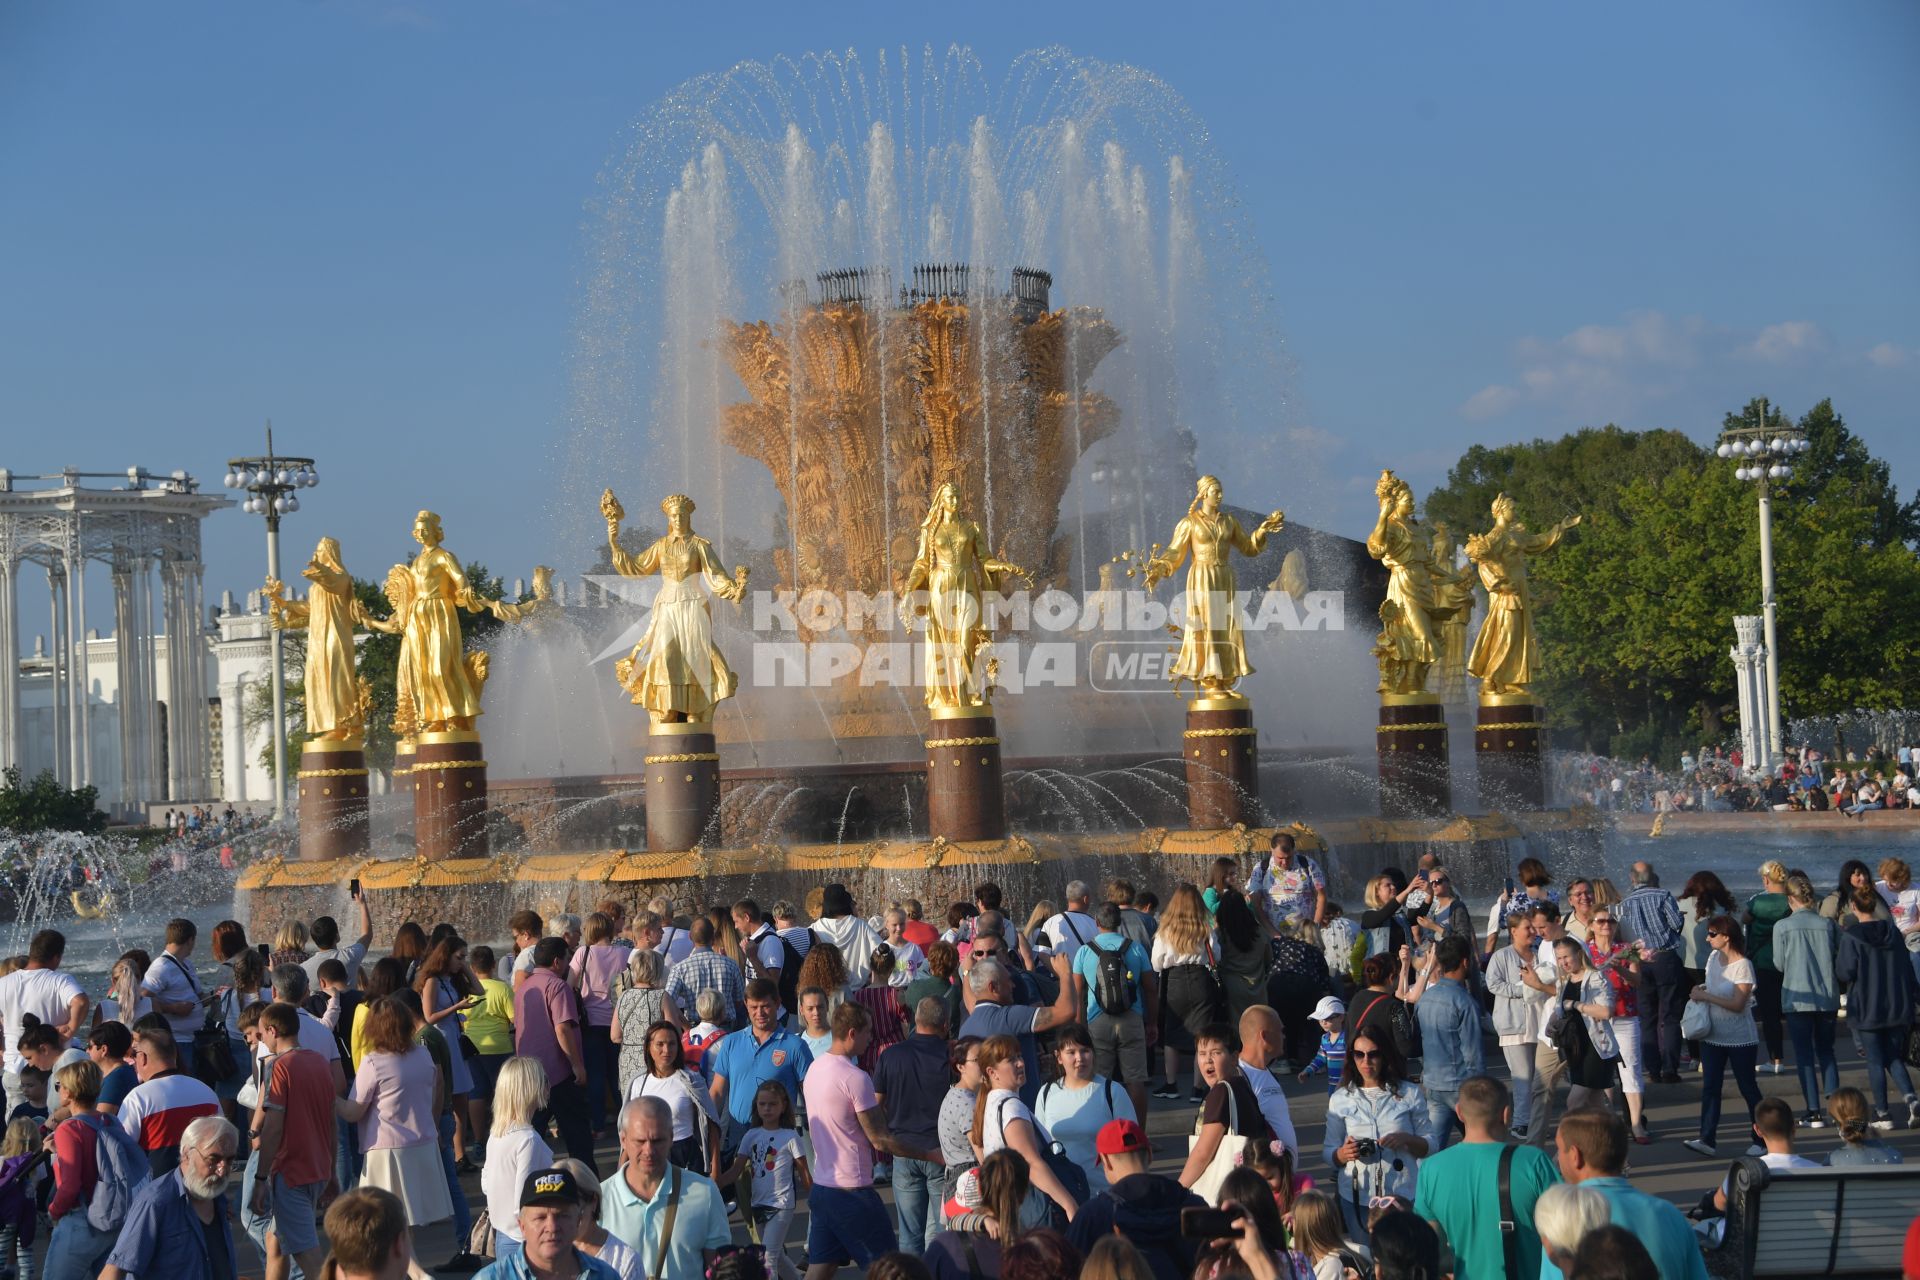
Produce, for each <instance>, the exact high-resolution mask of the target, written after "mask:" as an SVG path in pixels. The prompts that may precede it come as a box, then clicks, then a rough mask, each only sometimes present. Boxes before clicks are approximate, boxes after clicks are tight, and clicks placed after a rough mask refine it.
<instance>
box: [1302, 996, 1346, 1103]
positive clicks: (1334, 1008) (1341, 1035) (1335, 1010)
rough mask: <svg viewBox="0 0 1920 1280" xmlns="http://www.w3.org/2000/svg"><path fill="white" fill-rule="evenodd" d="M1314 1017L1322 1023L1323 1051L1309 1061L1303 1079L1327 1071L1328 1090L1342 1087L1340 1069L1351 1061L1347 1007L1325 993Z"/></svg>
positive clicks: (1331, 1090)
mask: <svg viewBox="0 0 1920 1280" xmlns="http://www.w3.org/2000/svg"><path fill="white" fill-rule="evenodd" d="M1312 1016H1313V1020H1314V1021H1315V1022H1317V1023H1319V1024H1320V1052H1319V1053H1317V1054H1315V1055H1314V1059H1313V1061H1312V1062H1309V1063H1308V1064H1307V1067H1306V1070H1304V1071H1302V1072H1301V1073H1300V1075H1299V1079H1300V1080H1302V1081H1305V1080H1306V1078H1307V1077H1308V1076H1310V1075H1312V1074H1313V1073H1314V1072H1315V1071H1320V1070H1324V1071H1325V1072H1326V1073H1327V1092H1328V1093H1329V1094H1331V1093H1332V1092H1333V1091H1334V1090H1335V1089H1338V1088H1339V1087H1340V1072H1341V1069H1342V1068H1343V1067H1344V1066H1345V1065H1346V1061H1347V1006H1346V1003H1345V1002H1344V1001H1341V1000H1338V999H1335V998H1334V997H1333V996H1323V997H1322V998H1321V1000H1320V1003H1319V1004H1317V1005H1315V1006H1313V1015H1312Z"/></svg>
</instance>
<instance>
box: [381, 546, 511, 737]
mask: <svg viewBox="0 0 1920 1280" xmlns="http://www.w3.org/2000/svg"><path fill="white" fill-rule="evenodd" d="M444 536H445V535H444V534H443V533H442V531H441V528H440V517H439V516H437V515H435V514H434V513H433V512H431V511H422V512H421V513H420V514H419V515H417V516H415V517H414V520H413V539H414V541H415V542H418V543H419V544H420V548H421V550H420V554H419V555H417V556H415V557H414V558H413V563H412V564H411V565H409V566H407V573H408V576H409V578H410V579H411V581H410V582H409V584H408V586H409V587H410V588H411V596H412V599H411V602H410V603H409V605H408V607H407V609H406V621H405V623H404V624H403V628H402V630H401V633H400V636H401V646H400V663H401V666H402V667H403V668H405V669H406V670H407V672H408V674H409V675H410V676H411V678H412V681H413V705H414V709H415V720H416V722H417V724H418V727H419V730H420V731H421V732H423V733H444V732H446V731H448V730H459V729H467V730H470V729H472V728H473V725H474V721H476V720H478V719H479V718H480V689H481V687H482V686H483V685H484V684H485V683H486V674H485V659H486V655H485V654H474V655H471V656H470V655H468V654H467V652H466V651H465V648H464V645H463V643H462V641H461V636H460V613H459V611H460V610H461V609H465V610H466V611H467V612H469V613H481V612H492V613H495V614H498V612H499V601H497V600H489V599H487V598H486V597H484V596H481V595H479V594H477V593H476V592H475V591H474V589H473V587H472V585H471V584H470V583H468V581H467V575H466V573H465V571H463V570H462V569H461V568H460V562H459V561H458V560H456V559H454V557H453V554H452V553H451V552H449V551H448V550H447V549H446V548H445V547H443V546H441V545H440V544H441V542H442V540H443V538H444ZM473 658H478V659H480V664H479V666H478V667H477V668H476V666H475V664H474V663H473V661H472V659H473Z"/></svg>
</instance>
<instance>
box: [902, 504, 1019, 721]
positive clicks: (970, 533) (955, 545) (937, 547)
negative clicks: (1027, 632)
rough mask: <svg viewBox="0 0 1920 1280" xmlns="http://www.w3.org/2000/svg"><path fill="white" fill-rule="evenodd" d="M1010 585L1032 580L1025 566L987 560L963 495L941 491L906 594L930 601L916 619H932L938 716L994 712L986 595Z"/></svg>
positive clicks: (931, 694) (930, 691) (924, 524)
mask: <svg viewBox="0 0 1920 1280" xmlns="http://www.w3.org/2000/svg"><path fill="white" fill-rule="evenodd" d="M1009 577H1017V578H1026V577H1028V574H1027V571H1026V570H1025V569H1022V568H1021V567H1020V566H1019V565H1016V564H1013V563H1011V562H1009V561H1006V560H1002V559H999V558H996V557H994V556H991V555H989V554H988V553H987V537H986V535H985V534H984V533H982V532H981V531H980V526H979V525H977V524H975V523H974V522H973V521H972V520H970V519H968V518H967V516H966V515H965V514H964V513H963V512H962V511H961V509H960V487H959V486H958V485H956V484H955V483H953V482H952V481H948V482H947V483H945V484H943V485H941V486H940V487H939V488H938V489H936V490H934V493H933V502H932V504H931V505H930V506H928V508H927V514H926V518H925V519H923V520H921V522H920V545H919V550H918V551H917V552H916V553H915V555H914V558H913V565H912V567H911V568H909V569H908V570H907V577H906V581H905V582H904V583H903V584H902V585H901V587H900V594H901V595H902V596H908V595H911V594H913V593H914V592H916V591H925V592H926V593H927V599H926V603H925V604H924V605H920V606H916V607H915V609H914V612H915V613H920V614H924V615H925V616H926V619H927V646H926V675H927V692H926V701H927V706H928V708H929V709H931V710H933V711H934V712H936V713H939V712H946V713H949V714H952V713H964V712H967V711H978V712H979V713H980V714H981V715H986V714H988V713H989V712H990V711H991V710H992V704H991V698H990V694H989V685H990V683H991V680H992V672H991V670H990V666H991V664H980V663H979V662H978V659H979V655H980V650H981V648H982V647H983V646H985V645H986V643H987V641H988V639H989V638H990V637H989V634H988V631H987V628H986V627H985V626H984V625H982V624H983V622H984V620H985V617H986V609H985V605H984V603H983V601H982V598H981V597H982V595H983V593H985V592H987V591H998V590H1000V588H1001V584H1002V583H1004V582H1005V581H1006V579H1007V578H1009Z"/></svg>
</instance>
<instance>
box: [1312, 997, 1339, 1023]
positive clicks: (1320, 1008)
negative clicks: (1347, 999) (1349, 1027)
mask: <svg viewBox="0 0 1920 1280" xmlns="http://www.w3.org/2000/svg"><path fill="white" fill-rule="evenodd" d="M1346 1012H1347V1006H1346V1005H1345V1004H1344V1003H1343V1002H1341V1001H1340V1000H1339V999H1337V998H1336V997H1334V996H1322V997H1320V1003H1319V1004H1317V1005H1315V1006H1313V1013H1312V1014H1311V1015H1310V1016H1311V1017H1312V1018H1313V1020H1314V1021H1315V1022H1325V1021H1327V1019H1329V1018H1338V1017H1342V1016H1344V1015H1345V1014H1346Z"/></svg>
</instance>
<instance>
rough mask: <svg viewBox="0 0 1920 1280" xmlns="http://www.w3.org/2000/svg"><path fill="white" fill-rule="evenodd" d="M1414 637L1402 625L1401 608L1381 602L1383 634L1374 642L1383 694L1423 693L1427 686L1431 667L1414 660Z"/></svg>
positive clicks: (1373, 651) (1416, 659)
mask: <svg viewBox="0 0 1920 1280" xmlns="http://www.w3.org/2000/svg"><path fill="white" fill-rule="evenodd" d="M1414 650H1415V643H1414V638H1413V633H1412V632H1411V631H1409V630H1408V629H1407V627H1406V626H1404V625H1403V624H1402V621H1401V609H1400V606H1399V605H1397V604H1395V603H1394V602H1393V601H1392V600H1390V599H1389V600H1382V601H1381V602H1380V634H1379V635H1377V636H1375V637H1374V639H1373V649H1372V650H1371V652H1372V654H1373V656H1374V658H1375V659H1376V660H1377V661H1378V662H1379V663H1380V692H1381V693H1421V692H1423V691H1424V690H1425V689H1426V685H1427V666H1428V664H1427V663H1425V662H1422V661H1420V660H1419V659H1418V658H1416V657H1415V656H1414Z"/></svg>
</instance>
